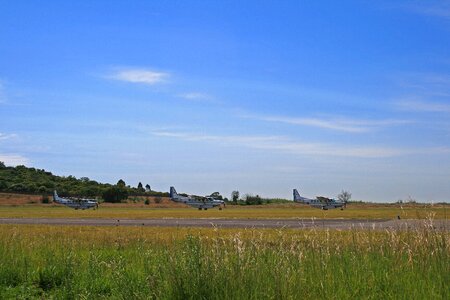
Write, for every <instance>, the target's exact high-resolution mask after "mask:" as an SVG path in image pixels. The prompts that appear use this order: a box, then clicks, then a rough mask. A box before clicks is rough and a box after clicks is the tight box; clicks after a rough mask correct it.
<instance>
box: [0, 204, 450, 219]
mask: <svg viewBox="0 0 450 300" xmlns="http://www.w3.org/2000/svg"><path fill="white" fill-rule="evenodd" d="M447 207H448V205H441V206H433V207H432V206H428V205H404V206H399V205H379V204H378V205H372V204H354V205H348V207H347V209H345V210H342V211H341V210H340V209H333V210H327V211H323V210H320V209H317V208H312V207H310V206H307V205H298V204H288V205H263V206H231V205H229V206H227V207H226V208H225V209H223V210H218V209H217V208H216V209H208V210H207V211H204V210H202V211H199V210H197V209H195V208H192V207H185V208H184V207H183V208H148V207H147V206H146V205H142V207H133V206H131V207H127V206H125V207H122V206H117V207H115V206H100V209H98V210H92V209H91V210H84V211H82V210H74V209H71V208H68V207H65V206H59V205H58V206H52V205H48V206H43V205H39V206H34V205H28V206H0V217H1V218H112V219H150V218H236V219H258V218H259V219H261V218H267V219H285V218H286V219H289V218H326V219H328V218H330V219H333V218H348V219H394V218H397V216H400V217H401V218H403V219H426V218H429V217H430V215H432V216H433V218H435V219H446V218H448V216H447V214H450V211H449V212H447Z"/></svg>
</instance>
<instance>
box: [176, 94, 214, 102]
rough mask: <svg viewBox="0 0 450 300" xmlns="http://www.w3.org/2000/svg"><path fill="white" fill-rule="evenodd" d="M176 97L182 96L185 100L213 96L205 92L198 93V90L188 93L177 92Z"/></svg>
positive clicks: (208, 98)
mask: <svg viewBox="0 0 450 300" xmlns="http://www.w3.org/2000/svg"><path fill="white" fill-rule="evenodd" d="M178 97H180V98H184V99H187V100H194V101H197V100H200V101H203V100H211V99H212V98H213V97H212V96H211V95H208V94H205V93H199V92H189V93H181V94H178Z"/></svg>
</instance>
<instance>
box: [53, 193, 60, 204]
mask: <svg viewBox="0 0 450 300" xmlns="http://www.w3.org/2000/svg"><path fill="white" fill-rule="evenodd" d="M53 201H54V202H58V201H59V197H58V193H57V192H56V190H54V191H53Z"/></svg>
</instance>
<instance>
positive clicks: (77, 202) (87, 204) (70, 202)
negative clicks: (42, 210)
mask: <svg viewBox="0 0 450 300" xmlns="http://www.w3.org/2000/svg"><path fill="white" fill-rule="evenodd" d="M53 201H54V202H56V203H59V204H63V205H65V206H68V207H71V208H75V209H82V210H85V209H89V208H91V207H95V208H98V203H97V200H94V199H68V198H61V197H59V196H58V193H57V192H56V190H55V191H53Z"/></svg>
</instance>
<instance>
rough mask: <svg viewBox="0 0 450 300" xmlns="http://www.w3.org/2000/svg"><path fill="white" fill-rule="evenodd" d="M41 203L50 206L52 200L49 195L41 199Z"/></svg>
mask: <svg viewBox="0 0 450 300" xmlns="http://www.w3.org/2000/svg"><path fill="white" fill-rule="evenodd" d="M41 202H42V203H44V204H49V203H50V198H49V197H48V196H47V195H43V196H42V198H41Z"/></svg>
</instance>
